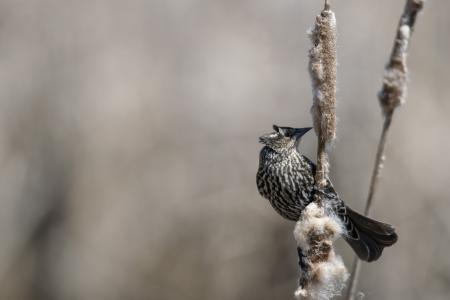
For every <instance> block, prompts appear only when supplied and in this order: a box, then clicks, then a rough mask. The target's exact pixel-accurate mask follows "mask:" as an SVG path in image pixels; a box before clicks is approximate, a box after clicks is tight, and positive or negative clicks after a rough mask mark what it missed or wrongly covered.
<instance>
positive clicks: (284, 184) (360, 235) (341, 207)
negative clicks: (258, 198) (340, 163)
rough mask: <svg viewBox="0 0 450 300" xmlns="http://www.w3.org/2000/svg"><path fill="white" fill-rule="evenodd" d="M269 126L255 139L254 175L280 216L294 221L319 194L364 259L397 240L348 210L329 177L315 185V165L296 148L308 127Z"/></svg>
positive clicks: (387, 228)
mask: <svg viewBox="0 0 450 300" xmlns="http://www.w3.org/2000/svg"><path fill="white" fill-rule="evenodd" d="M273 129H274V130H275V131H274V132H271V133H267V134H264V135H263V136H261V137H260V138H259V141H260V142H261V143H262V144H264V145H265V146H264V147H263V148H262V150H261V153H260V156H259V168H258V173H257V175H256V183H257V186H258V191H259V193H260V194H261V195H262V196H263V197H264V198H267V199H268V200H269V201H270V204H271V205H272V207H273V208H274V209H275V210H276V211H277V212H278V213H279V214H280V215H281V216H283V217H284V218H286V219H289V220H292V221H298V220H299V217H300V215H301V213H302V210H303V209H304V208H305V207H306V206H307V205H308V204H309V203H311V202H312V201H314V198H315V197H314V196H315V195H316V194H317V193H321V194H322V199H323V201H324V203H325V204H326V205H324V206H326V207H328V210H329V212H330V213H333V214H334V215H336V216H337V217H338V218H339V219H340V221H341V223H342V225H343V231H344V235H343V237H344V239H345V240H346V241H347V242H348V243H349V245H350V246H351V247H352V248H353V250H354V251H355V252H356V254H357V255H358V257H359V258H360V259H362V260H364V261H368V262H370V261H374V260H377V259H378V258H379V257H380V256H381V253H382V251H383V249H384V247H387V246H391V245H393V244H394V243H395V242H396V241H397V234H396V233H395V230H394V228H393V227H392V226H391V225H389V224H385V223H381V222H378V221H375V220H372V219H370V218H368V217H365V216H363V215H361V214H359V213H357V212H355V211H353V210H351V209H350V208H349V207H348V206H346V205H345V204H344V201H342V199H341V198H339V196H338V194H337V193H336V192H335V190H334V188H333V185H332V184H331V182H330V181H329V180H328V181H327V186H326V187H325V188H324V189H322V190H318V189H317V188H316V187H315V179H314V175H315V173H316V165H315V164H314V163H313V162H312V161H311V160H309V159H308V158H307V157H305V156H303V155H301V154H300V153H299V149H298V146H299V143H300V140H301V137H302V136H303V135H304V134H305V133H306V132H308V131H309V130H310V129H311V128H291V127H279V126H276V125H273Z"/></svg>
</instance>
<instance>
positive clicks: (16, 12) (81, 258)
mask: <svg viewBox="0 0 450 300" xmlns="http://www.w3.org/2000/svg"><path fill="white" fill-rule="evenodd" d="M403 5H404V1H390V0H379V1H333V3H332V7H333V10H334V11H335V12H336V15H337V20H338V31H339V49H338V50H339V54H338V55H339V75H338V77H339V91H338V99H339V106H338V117H339V123H338V139H337V142H336V145H335V148H334V149H333V152H332V156H331V160H332V161H331V162H332V174H331V177H332V179H333V181H334V184H335V186H336V189H337V190H338V191H339V193H340V195H341V196H342V197H343V198H344V199H345V200H346V202H347V203H348V204H349V205H351V206H352V207H353V208H354V209H356V210H359V211H362V209H363V207H364V202H365V198H366V196H367V191H368V184H369V177H370V172H371V169H372V165H373V160H374V157H375V150H376V144H377V141H378V136H379V134H380V129H381V123H382V116H381V112H380V108H379V106H378V102H377V98H376V93H377V91H378V90H379V88H380V86H381V76H382V73H383V67H384V64H385V63H386V61H387V58H388V55H389V53H390V51H391V47H392V43H393V38H394V34H395V29H396V26H397V23H398V19H399V16H400V13H401V11H402V9H403ZM322 6H323V3H322V1H317V0H305V1H293V0H277V1H273V0H271V1H269V0H244V1H242V0H239V1H237V0H171V1H166V0H146V1H144V0H130V1H119V0H90V1H69V0H66V1H62V0H40V1H32V0H0V299H8V300H9V299H11V300H28V299H30V300H31V299H37V300H41V299H42V300H53V299H55V300H56V299H64V300H65V299H68V300H71V299H74V300H75V299H100V300H101V299H136V300H140V299H154V300H172V299H185V300H202V299H215V300H234V299H249V300H252V299H255V300H256V299H258V300H262V299H267V300H269V299H270V300H272V299H292V298H293V292H294V290H295V288H296V286H297V257H296V250H295V247H296V246H295V241H294V239H293V236H292V230H293V226H294V224H293V223H291V222H289V221H285V220H283V219H282V218H281V217H279V216H278V215H277V214H276V213H275V212H274V211H273V209H272V208H271V207H270V205H269V203H268V202H267V201H266V200H264V199H263V198H261V197H260V196H259V195H258V192H257V190H256V184H255V174H256V169H257V164H258V153H259V150H260V148H261V145H259V144H258V143H257V138H258V136H259V135H261V134H263V133H265V132H267V131H270V130H271V126H272V124H273V123H276V124H279V125H287V126H299V127H301V126H309V125H311V116H310V114H309V109H310V106H311V89H310V80H309V75H308V72H307V51H308V48H309V47H310V45H309V41H308V38H307V36H306V31H307V29H308V28H310V27H311V26H312V24H313V21H314V18H315V15H316V14H317V13H319V11H320V10H321V9H322ZM449 9H450V2H447V1H428V3H427V4H426V7H425V10H424V13H423V15H421V16H420V18H419V20H418V24H417V27H416V31H415V33H414V36H413V39H412V44H411V49H410V54H409V57H408V58H409V69H410V72H411V73H410V88H409V97H408V100H407V103H406V104H405V105H404V106H403V107H402V108H401V109H399V110H398V111H397V112H396V114H395V118H394V122H393V126H392V130H391V132H390V138H389V143H388V146H387V161H386V164H385V168H384V170H383V173H382V174H383V178H382V181H381V185H380V189H379V192H378V194H377V196H376V199H375V204H374V209H373V212H372V216H373V217H375V218H377V219H379V220H383V221H385V222H389V223H391V224H394V225H395V226H396V227H397V230H398V233H399V236H400V239H399V242H398V244H396V245H395V247H392V248H389V249H387V250H385V252H384V255H383V257H382V259H380V260H379V261H377V262H376V263H373V264H363V267H362V274H361V275H362V276H361V284H360V290H362V291H363V292H364V294H365V298H364V299H448V295H449V293H450V257H449V255H448V249H449V246H450V218H449V217H448V216H449V214H450V201H449V193H448V184H449V181H450V170H449V165H450V156H449V153H450V140H449V135H448V134H449V130H450V119H449V117H448V116H449V114H450V101H449V100H450V99H449V96H448V95H449V94H450V84H449V77H450V73H449V72H450V71H449V68H450V59H449V53H450V39H449V38H448V31H449V29H450V18H448V11H449ZM315 143H316V138H315V136H314V134H309V135H308V136H306V137H305V138H304V139H303V143H302V151H303V152H304V153H305V154H306V155H307V156H309V157H311V158H312V159H314V160H315V147H316V144H315ZM337 251H338V253H340V254H341V255H342V256H343V258H344V260H345V262H346V265H347V267H348V268H349V269H350V267H351V263H352V260H353V254H352V252H351V251H350V249H349V247H348V246H347V245H346V244H345V243H344V242H343V241H341V240H340V241H338V242H337Z"/></svg>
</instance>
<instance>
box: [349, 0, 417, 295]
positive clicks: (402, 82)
mask: <svg viewBox="0 0 450 300" xmlns="http://www.w3.org/2000/svg"><path fill="white" fill-rule="evenodd" d="M424 2H425V0H407V1H406V4H405V8H404V11H403V14H402V16H401V18H400V22H399V25H398V28H397V36H396V39H395V42H394V47H393V49H392V53H391V56H390V59H389V62H388V64H387V66H386V70H385V74H384V78H383V86H382V89H381V91H380V93H379V94H378V99H379V101H380V105H381V108H382V110H383V113H384V123H383V129H382V132H381V136H380V140H379V143H378V149H377V154H376V158H375V165H374V168H373V172H372V176H371V179H370V187H369V194H368V197H367V202H366V207H365V210H364V213H365V215H366V216H367V215H369V213H370V209H371V207H372V203H373V198H374V195H375V192H376V190H377V186H378V183H379V180H380V173H381V169H382V167H383V162H384V149H385V146H386V140H387V134H388V132H389V128H390V126H391V123H392V118H393V115H394V111H395V109H396V108H397V107H399V106H400V105H401V104H403V103H404V101H405V99H406V92H407V84H406V80H407V66H406V55H407V50H408V45H409V40H410V37H411V33H412V32H413V30H414V24H415V21H416V18H417V15H418V14H419V12H420V11H421V10H422V8H423V5H424ZM360 270H361V261H360V260H359V259H358V258H355V262H354V263H353V268H352V276H351V279H350V285H349V288H348V292H347V299H348V300H353V299H354V298H355V295H356V289H357V286H358V278H359V273H360Z"/></svg>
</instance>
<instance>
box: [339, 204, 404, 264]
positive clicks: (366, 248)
mask: <svg viewBox="0 0 450 300" xmlns="http://www.w3.org/2000/svg"><path fill="white" fill-rule="evenodd" d="M347 217H348V218H349V220H348V222H346V223H347V224H346V226H347V235H346V236H345V240H346V241H347V242H348V243H349V245H350V246H351V247H352V248H353V250H354V251H355V252H356V254H357V255H358V257H359V258H360V259H361V260H364V261H367V262H371V261H375V260H377V259H378V258H380V256H381V253H382V252H383V249H384V247H388V246H391V245H393V244H395V242H397V234H396V233H395V229H394V227H393V226H391V225H389V224H386V223H382V222H378V221H376V220H373V219H370V218H368V217H365V216H363V215H361V214H359V213H357V212H355V211H353V210H352V209H350V208H349V207H347Z"/></svg>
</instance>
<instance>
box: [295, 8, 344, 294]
mask: <svg viewBox="0 0 450 300" xmlns="http://www.w3.org/2000/svg"><path fill="white" fill-rule="evenodd" d="M310 38H311V41H312V44H313V46H312V48H311V50H310V52H309V72H310V76H311V81H312V89H313V106H312V108H311V114H312V117H313V123H314V129H315V132H316V134H317V137H318V147H317V170H316V178H315V181H316V189H317V190H319V191H320V190H322V189H323V188H324V187H325V186H326V184H327V179H328V167H329V164H328V153H327V151H328V150H329V149H330V148H331V147H330V146H331V145H332V143H333V141H334V139H335V137H336V112H335V110H336V65H337V63H336V19H335V15H334V13H333V12H332V11H331V10H330V7H329V5H328V3H327V2H326V3H325V8H324V10H323V11H322V12H321V14H320V15H318V16H317V17H316V22H315V26H314V28H313V29H312V30H311V32H310ZM330 211H332V210H331V209H329V208H327V203H323V201H322V195H321V194H320V193H319V194H317V195H316V198H315V201H314V202H313V203H311V204H309V205H308V206H307V207H306V208H305V210H304V211H303V212H302V215H301V218H300V220H299V221H298V222H297V224H296V227H295V230H294V237H295V239H296V241H297V245H298V252H299V260H300V268H301V274H300V282H299V288H298V289H297V291H296V293H295V295H296V297H297V298H299V299H300V298H301V299H329V298H331V297H333V296H335V295H339V294H340V293H341V291H342V289H343V288H344V285H345V282H346V280H347V278H348V272H347V269H346V268H345V266H344V264H343V262H342V259H341V258H340V257H339V256H337V255H336V254H335V253H334V250H333V242H334V240H336V239H337V238H338V237H339V236H340V235H341V234H342V224H341V223H340V221H339V219H338V218H337V217H336V216H334V215H332V214H330V213H329V212H330Z"/></svg>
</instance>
